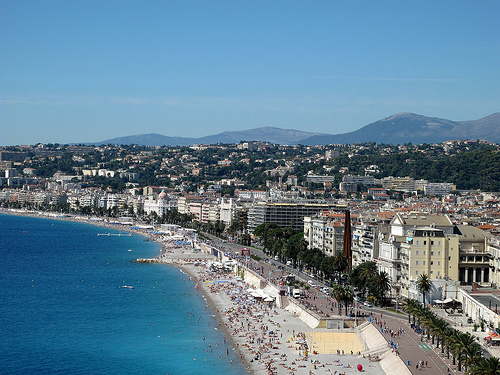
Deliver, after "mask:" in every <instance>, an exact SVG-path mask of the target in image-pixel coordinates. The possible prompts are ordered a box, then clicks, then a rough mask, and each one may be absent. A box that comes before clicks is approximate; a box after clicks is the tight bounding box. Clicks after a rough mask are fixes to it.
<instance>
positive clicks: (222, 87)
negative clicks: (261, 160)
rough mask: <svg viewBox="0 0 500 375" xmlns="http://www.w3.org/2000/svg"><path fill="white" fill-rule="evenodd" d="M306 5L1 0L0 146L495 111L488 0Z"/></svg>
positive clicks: (330, 126) (318, 128)
mask: <svg viewBox="0 0 500 375" xmlns="http://www.w3.org/2000/svg"><path fill="white" fill-rule="evenodd" d="M312 5H313V6H312ZM312 5H311V3H305V2H301V1H286V2H285V1H272V2H265V1H253V2H245V1H237V2H234V1H214V2H203V1H183V2H171V1H167V2H162V1H150V2H147V3H139V2H134V1H120V2H118V1H107V2H97V1H87V2H84V3H78V2H66V1H37V2H29V1H5V0H2V1H0V9H1V11H2V13H3V14H4V19H3V21H2V32H1V33H0V41H1V43H2V46H3V53H2V57H1V58H0V82H1V85H0V123H1V124H2V129H3V132H2V137H1V142H0V144H1V145H16V144H34V143H38V142H41V143H73V142H97V141H101V140H104V139H109V138H114V137H121V136H127V135H134V134H143V133H159V134H163V135H167V136H179V137H202V136H206V135H211V134H216V133H221V132H224V131H236V130H246V129H252V128H259V127H263V126H273V127H278V128H282V129H296V130H302V131H310V132H320V133H328V134H338V133H346V132H350V131H353V130H357V129H359V128H361V127H363V126H365V125H367V124H369V123H371V122H373V121H377V120H379V119H382V118H385V117H388V116H391V115H393V114H395V113H398V112H413V113H418V114H422V115H425V116H429V117H440V118H447V119H450V120H454V121H465V120H474V119H479V118H482V117H485V116H488V115H490V114H492V113H495V112H498V111H499V106H498V103H499V99H500V93H499V91H498V89H497V87H498V81H499V78H500V74H499V69H498V66H499V60H500V59H499V57H500V44H499V40H498V35H500V27H499V25H498V22H497V20H496V18H497V17H496V15H497V14H498V11H499V10H500V5H499V4H498V3H497V2H495V1H481V2H477V3H474V4H473V3H469V2H456V1H441V2H439V3H435V2H430V1H424V2H418V3H417V2H414V3H412V2H404V3H403V2H401V3H400V2H394V1H380V2H376V3H375V2H369V1H360V2H356V3H351V2H349V3H347V2H339V1H318V2H314V3H313V4H312Z"/></svg>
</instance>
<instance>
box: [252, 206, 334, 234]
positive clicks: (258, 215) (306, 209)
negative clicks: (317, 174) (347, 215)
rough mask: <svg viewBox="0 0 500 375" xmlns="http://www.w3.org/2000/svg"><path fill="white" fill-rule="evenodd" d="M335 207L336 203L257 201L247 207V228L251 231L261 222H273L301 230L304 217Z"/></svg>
mask: <svg viewBox="0 0 500 375" xmlns="http://www.w3.org/2000/svg"><path fill="white" fill-rule="evenodd" d="M336 208H337V205H332V204H328V203H310V202H309V203H303V202H300V203H290V202H279V203H274V202H257V203H253V204H250V205H249V207H248V229H249V230H251V231H253V230H254V229H255V228H257V227H258V226H259V225H261V224H264V223H274V224H276V225H278V226H279V227H283V228H287V227H291V228H292V229H294V230H297V231H302V230H303V229H304V218H305V217H307V216H315V215H316V214H318V213H320V212H322V211H330V210H335V209H336Z"/></svg>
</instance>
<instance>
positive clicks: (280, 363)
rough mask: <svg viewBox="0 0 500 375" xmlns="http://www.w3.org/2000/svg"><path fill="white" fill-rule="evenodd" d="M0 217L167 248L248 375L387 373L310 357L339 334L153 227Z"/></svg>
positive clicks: (348, 359)
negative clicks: (127, 236) (320, 340)
mask: <svg viewBox="0 0 500 375" xmlns="http://www.w3.org/2000/svg"><path fill="white" fill-rule="evenodd" d="M0 213H4V214H11V215H20V216H31V217H39V218H48V219H53V220H66V221H75V222H81V223H85V224H92V225H95V226H100V227H106V228H110V229H113V230H121V231H128V232H131V233H134V234H138V235H141V236H143V237H145V238H148V239H150V240H152V241H155V243H157V244H158V245H159V246H160V247H161V253H160V256H157V257H156V258H155V259H157V262H158V263H163V264H167V265H170V266H174V267H176V268H178V269H179V270H180V271H181V272H183V273H185V274H186V275H187V276H189V277H190V278H191V279H192V280H194V281H195V282H196V283H197V284H198V286H199V289H201V292H202V296H203V298H204V300H205V302H206V304H207V305H208V307H209V308H210V309H211V311H212V313H213V314H214V317H215V320H216V321H217V323H218V329H221V330H222V332H223V334H224V336H225V337H226V338H227V339H228V340H229V342H230V344H231V346H232V348H233V350H234V351H235V353H236V354H237V357H239V359H240V364H239V365H241V366H242V367H243V369H244V370H245V371H246V372H247V373H250V374H255V375H266V374H268V375H269V374H276V375H282V374H283V375H285V374H295V375H309V374H320V373H331V374H337V375H340V374H349V373H357V372H358V369H357V365H358V364H362V365H363V368H364V369H365V370H364V371H369V373H370V374H374V375H382V374H385V373H386V372H384V370H383V369H382V366H381V364H380V363H378V362H373V363H371V362H370V361H369V360H368V359H367V358H361V357H360V356H356V355H348V354H347V353H348V350H346V355H337V354H310V353H309V352H307V355H306V356H304V354H306V352H304V351H303V348H304V346H303V344H298V342H299V341H300V342H307V343H308V344H309V345H310V346H311V347H312V345H313V342H314V340H317V338H316V337H317V336H314V334H316V333H317V334H319V333H323V334H325V335H327V336H328V337H331V336H332V335H334V334H335V332H333V330H331V329H330V330H326V329H324V330H322V329H314V328H312V329H311V328H310V327H308V326H307V325H306V323H304V322H303V321H302V320H301V319H299V318H298V317H297V316H296V315H295V314H294V313H292V312H290V311H289V310H287V309H285V308H277V307H267V304H264V303H254V301H253V300H252V299H248V298H249V295H248V293H247V291H246V289H248V285H247V284H245V283H243V282H241V281H238V280H236V278H235V275H233V274H231V273H230V274H227V275H220V274H212V273H211V272H210V271H209V270H208V269H205V268H204V267H203V266H201V265H199V266H195V265H194V262H195V261H199V262H200V263H203V262H208V261H215V260H216V257H215V256H213V255H210V254H205V253H203V252H201V251H196V250H194V249H192V248H191V249H189V248H185V247H177V248H168V247H166V244H167V243H168V240H166V239H165V238H164V237H163V236H161V237H160V236H159V235H157V234H150V233H147V229H143V230H139V229H132V228H130V227H128V226H126V225H117V224H113V223H107V222H104V221H97V220H95V221H93V220H91V218H90V217H75V216H72V217H52V216H48V215H43V214H41V213H38V212H32V211H24V212H18V211H10V210H4V209H2V210H0ZM221 276H223V277H222V278H223V279H224V280H225V281H224V284H222V283H218V282H214V283H213V284H210V283H206V281H214V280H220V279H221ZM233 290H235V291H236V292H238V293H240V294H238V296H237V298H241V300H236V301H235V300H232V299H231V298H232V297H231V296H230V292H232V291H233ZM242 306H244V308H243V307H242ZM315 331H316V332H315ZM320 331H325V332H320ZM301 348H302V349H301ZM309 349H310V348H309Z"/></svg>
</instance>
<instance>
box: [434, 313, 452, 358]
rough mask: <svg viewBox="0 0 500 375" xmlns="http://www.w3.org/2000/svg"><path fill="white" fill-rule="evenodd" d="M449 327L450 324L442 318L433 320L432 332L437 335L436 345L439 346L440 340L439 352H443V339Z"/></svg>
mask: <svg viewBox="0 0 500 375" xmlns="http://www.w3.org/2000/svg"><path fill="white" fill-rule="evenodd" d="M449 328H450V325H449V324H448V323H447V322H446V320H444V319H443V318H438V319H436V321H435V322H434V332H435V334H436V336H437V343H436V345H437V346H439V343H440V342H441V353H444V340H445V338H446V334H447V331H448V329H449Z"/></svg>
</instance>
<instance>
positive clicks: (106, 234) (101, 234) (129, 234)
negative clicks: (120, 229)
mask: <svg viewBox="0 0 500 375" xmlns="http://www.w3.org/2000/svg"><path fill="white" fill-rule="evenodd" d="M99 236H108V237H110V236H118V237H122V236H124V237H132V233H97V237H99Z"/></svg>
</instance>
